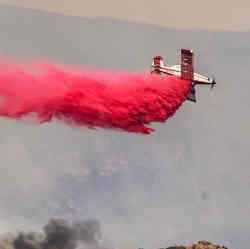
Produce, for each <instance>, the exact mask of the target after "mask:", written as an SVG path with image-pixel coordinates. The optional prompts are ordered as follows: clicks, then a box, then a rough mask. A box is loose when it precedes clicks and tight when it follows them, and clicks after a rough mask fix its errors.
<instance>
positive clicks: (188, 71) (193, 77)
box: [151, 49, 216, 102]
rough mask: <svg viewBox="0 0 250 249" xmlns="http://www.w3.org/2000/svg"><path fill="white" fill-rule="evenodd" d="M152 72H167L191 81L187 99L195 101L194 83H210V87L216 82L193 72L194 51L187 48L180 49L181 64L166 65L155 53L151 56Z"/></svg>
mask: <svg viewBox="0 0 250 249" xmlns="http://www.w3.org/2000/svg"><path fill="white" fill-rule="evenodd" d="M152 68H153V69H152V71H151V73H152V74H168V75H175V76H177V77H180V78H181V79H184V80H189V81H191V87H190V92H189V93H188V96H187V100H190V101H193V102H196V91H195V86H196V85H210V86H211V89H212V88H213V87H214V85H215V84H216V82H215V80H214V79H210V78H208V77H206V76H203V75H201V74H198V73H194V53H193V51H192V50H189V49H181V65H174V66H171V67H166V66H165V65H164V61H163V58H162V57H161V56H160V55H157V56H156V57H154V58H153V63H152Z"/></svg>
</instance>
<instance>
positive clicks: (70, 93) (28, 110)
mask: <svg viewBox="0 0 250 249" xmlns="http://www.w3.org/2000/svg"><path fill="white" fill-rule="evenodd" d="M189 86H190V82H189V81H184V80H181V79H179V78H176V77H173V76H167V77H166V76H158V75H152V74H150V73H141V72H138V73H128V72H114V71H111V70H97V69H87V68H77V67H73V66H65V65H56V64H51V63H47V62H46V63H44V62H29V63H27V62H26V63H20V62H19V63H16V62H13V61H12V62H10V61H6V60H2V61H0V116H2V117H8V118H14V119H23V118H25V117H32V118H33V120H34V121H36V122H37V123H44V122H49V121H51V120H52V118H56V119H58V120H61V121H64V122H66V123H68V124H71V125H75V126H87V127H89V128H95V127H102V128H107V129H118V130H123V131H127V132H136V133H143V134H149V133H151V132H152V131H153V129H152V128H150V127H148V126H147V125H148V124H150V123H151V122H164V121H166V120H167V119H168V118H169V117H171V116H172V115H173V114H174V113H175V112H176V110H177V109H178V108H179V107H180V105H181V104H182V103H183V102H184V101H185V100H186V96H187V94H188V91H189Z"/></svg>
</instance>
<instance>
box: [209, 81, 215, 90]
mask: <svg viewBox="0 0 250 249" xmlns="http://www.w3.org/2000/svg"><path fill="white" fill-rule="evenodd" d="M215 85H216V81H215V78H213V80H212V83H211V88H210V90H212V89H213V88H214V86H215Z"/></svg>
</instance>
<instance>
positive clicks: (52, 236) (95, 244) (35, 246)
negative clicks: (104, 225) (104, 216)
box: [0, 219, 103, 249]
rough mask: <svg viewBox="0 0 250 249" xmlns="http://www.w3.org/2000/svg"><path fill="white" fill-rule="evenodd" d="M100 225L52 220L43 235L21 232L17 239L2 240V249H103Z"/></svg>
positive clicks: (0, 248)
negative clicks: (80, 247) (80, 248)
mask: <svg viewBox="0 0 250 249" xmlns="http://www.w3.org/2000/svg"><path fill="white" fill-rule="evenodd" d="M101 239H102V236H101V229H100V224H99V223H98V222H97V221H96V220H86V221H82V222H80V221H78V222H75V223H69V222H67V221H66V220H64V219H50V220H49V222H48V224H47V225H45V226H44V228H43V233H36V232H28V233H25V232H21V233H19V234H18V235H17V236H16V237H14V238H13V236H12V237H10V236H9V237H7V236H5V237H3V238H0V249H75V248H77V247H79V246H81V245H82V246H83V247H84V248H90V247H91V248H98V249H100V248H103V247H102V246H101V243H100V240H101Z"/></svg>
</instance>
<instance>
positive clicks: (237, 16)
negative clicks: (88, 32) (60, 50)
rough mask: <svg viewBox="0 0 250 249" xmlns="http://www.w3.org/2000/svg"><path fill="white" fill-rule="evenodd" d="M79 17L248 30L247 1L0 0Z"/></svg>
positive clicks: (249, 19)
mask: <svg viewBox="0 0 250 249" xmlns="http://www.w3.org/2000/svg"><path fill="white" fill-rule="evenodd" d="M0 2H2V3H7V4H12V5H17V6H24V7H28V8H35V9H41V10H48V11H53V12H58V13H64V14H67V15H76V16H83V17H110V18H116V19H122V20H130V21H139V22H145V23H152V24H157V25H161V26H166V27H174V28H185V29H193V28H198V29H217V30H221V29H224V30H249V27H250V18H249V12H250V2H249V1H248V0H238V1H228V0H220V1H218V0H209V1H201V0H190V1H170V0H157V1H150V0H105V1H102V0H91V1H89V0H71V1H67V0H52V1H51V0H43V1H40V0H36V1H34V0H0Z"/></svg>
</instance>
